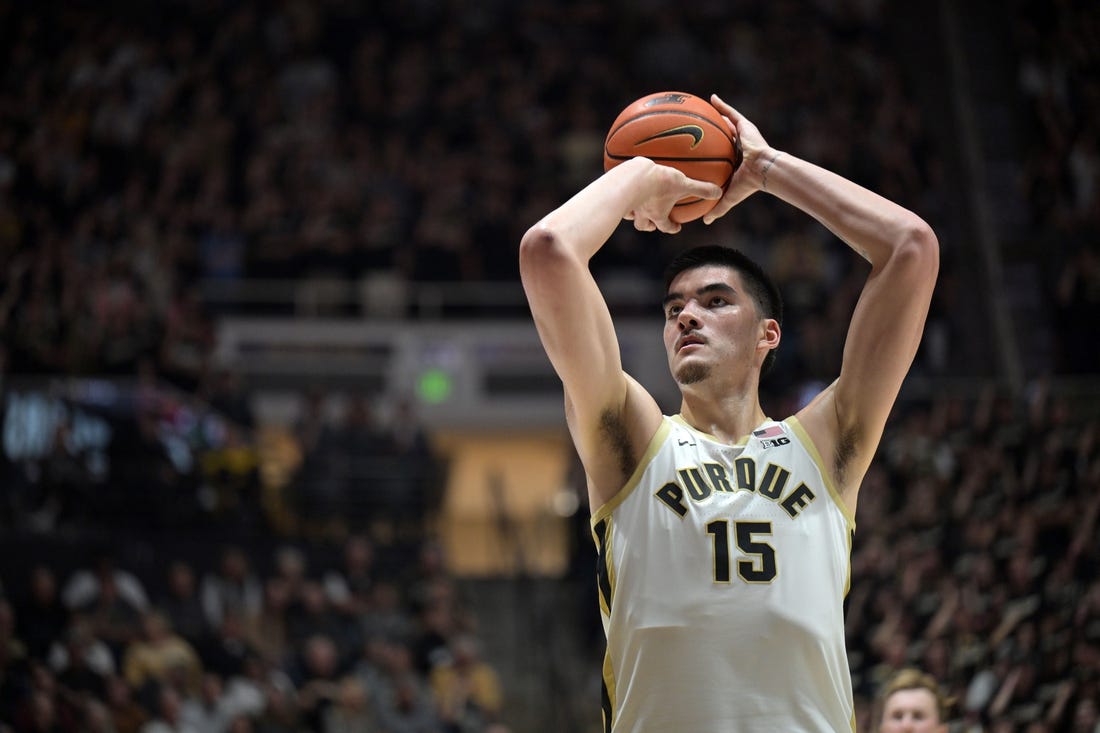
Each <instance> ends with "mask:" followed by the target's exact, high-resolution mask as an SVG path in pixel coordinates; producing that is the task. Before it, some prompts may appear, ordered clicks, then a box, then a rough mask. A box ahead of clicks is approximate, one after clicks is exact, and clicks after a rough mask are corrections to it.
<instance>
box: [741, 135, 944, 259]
mask: <svg viewBox="0 0 1100 733" xmlns="http://www.w3.org/2000/svg"><path fill="white" fill-rule="evenodd" d="M754 164H755V166H756V170H757V171H758V175H759V177H760V187H761V190H763V191H766V192H767V193H770V194H772V195H774V196H777V197H778V198H780V199H782V200H783V201H786V202H787V203H789V204H791V205H792V206H796V207H797V208H799V209H801V210H802V211H804V212H806V213H807V214H809V215H811V216H813V217H814V218H815V219H817V220H818V221H819V222H821V223H822V224H823V225H825V226H826V227H827V228H828V229H829V230H830V231H831V232H833V233H834V234H836V235H837V236H838V237H839V238H840V239H842V240H843V241H844V242H845V243H847V244H848V246H850V247H851V248H852V249H854V250H855V251H856V252H858V253H859V254H860V256H862V257H863V258H864V259H866V260H868V261H869V262H870V263H871V264H872V265H874V266H876V267H877V266H881V265H883V264H884V263H885V262H886V261H887V260H888V259H889V258H890V256H891V255H892V254H893V253H894V252H896V251H897V250H898V249H899V248H901V247H913V248H916V249H918V250H927V249H934V248H935V245H936V240H935V236H934V235H933V233H932V231H931V229H930V228H929V227H928V225H927V224H926V223H925V222H924V221H923V220H922V219H921V218H920V217H919V216H917V215H916V214H914V213H913V212H912V211H909V210H908V209H906V208H904V207H902V206H899V205H898V204H896V203H894V202H893V201H890V200H888V199H886V198H883V197H882V196H880V195H878V194H877V193H875V192H873V191H870V190H868V189H866V188H864V187H863V186H860V185H859V184H856V183H853V182H852V181H849V180H848V179H846V178H844V177H842V176H839V175H837V174H835V173H833V172H831V171H828V170H825V169H824V168H821V167H820V166H817V165H814V164H813V163H809V162H807V161H805V160H801V159H800V158H797V157H795V156H793V155H790V154H789V153H785V152H781V151H777V150H768V151H766V153H765V154H762V155H760V156H759V157H758V158H757V159H756V160H755V161H754Z"/></svg>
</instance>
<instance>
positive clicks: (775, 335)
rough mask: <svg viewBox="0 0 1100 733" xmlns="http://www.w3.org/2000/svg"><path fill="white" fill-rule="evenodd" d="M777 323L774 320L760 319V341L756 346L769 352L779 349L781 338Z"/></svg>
mask: <svg viewBox="0 0 1100 733" xmlns="http://www.w3.org/2000/svg"><path fill="white" fill-rule="evenodd" d="M782 335H783V334H782V332H781V331H780V328H779V321H777V320H775V319H774V318H761V319H760V341H759V343H758V344H757V345H758V346H760V347H762V348H765V349H768V350H771V349H777V348H779V339H780V338H781V337H782Z"/></svg>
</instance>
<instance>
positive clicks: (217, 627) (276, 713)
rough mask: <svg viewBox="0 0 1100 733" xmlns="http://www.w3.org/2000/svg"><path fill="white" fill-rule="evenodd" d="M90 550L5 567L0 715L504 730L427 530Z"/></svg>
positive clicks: (190, 726)
mask: <svg viewBox="0 0 1100 733" xmlns="http://www.w3.org/2000/svg"><path fill="white" fill-rule="evenodd" d="M313 559H316V558H313ZM258 560H263V561H264V562H263V563H260V562H257V561H258ZM85 563H86V564H82V565H77V566H75V567H71V568H63V567H56V566H52V565H48V564H43V563H42V562H34V561H31V562H28V563H26V565H25V568H24V572H20V573H14V572H13V573H11V574H10V575H9V576H8V577H3V578H0V581H2V582H3V585H2V587H0V731H13V732H15V733H22V732H27V733H30V732H34V733H47V732H49V733H70V732H71V733H77V732H79V733H93V732H94V733H225V732H232V733H248V732H249V731H253V732H255V733H299V732H305V731H309V732H313V733H507V731H508V730H509V729H508V728H507V727H506V726H505V725H504V724H503V723H502V722H501V720H500V713H501V708H502V704H503V697H502V691H501V681H500V679H499V677H498V674H497V672H496V669H495V668H494V667H493V666H492V665H491V664H489V663H488V662H487V661H486V660H485V659H484V658H483V657H482V654H481V640H480V637H479V635H478V634H479V632H478V628H477V624H476V619H475V618H474V617H473V615H472V614H471V613H470V611H469V608H468V606H467V604H466V602H465V600H464V599H463V597H462V595H461V593H460V592H459V590H458V586H457V584H456V583H455V581H454V579H453V578H452V577H450V575H449V574H448V573H447V571H446V568H445V562H444V558H443V556H442V550H441V548H440V547H439V545H438V544H436V543H434V542H430V541H426V542H423V543H420V544H419V545H417V546H414V547H408V546H406V547H403V548H402V552H401V553H393V552H387V553H379V552H376V551H375V545H374V544H373V543H372V542H371V540H369V539H368V538H367V537H366V536H364V535H352V536H350V537H349V538H348V539H347V540H346V541H345V542H344V544H343V547H342V551H341V552H340V553H338V554H337V555H336V557H335V559H334V561H332V562H329V563H328V564H325V565H320V564H314V563H311V556H310V554H309V553H307V552H306V551H304V550H303V549H300V548H298V547H295V546H293V545H280V546H278V547H277V548H276V549H275V550H274V552H273V556H272V557H270V558H257V557H256V551H255V550H254V549H253V550H251V551H246V549H245V548H244V547H241V546H232V545H230V546H225V547H224V548H223V550H222V552H221V555H220V557H219V558H218V560H217V562H216V563H212V564H211V565H209V566H205V567H204V566H201V565H196V564H195V563H194V562H192V561H190V560H188V559H185V558H177V559H175V560H173V561H171V562H167V563H165V564H164V565H163V566H162V570H161V572H162V575H160V576H159V577H151V578H144V579H143V578H140V577H139V576H138V575H137V574H136V573H134V572H131V571H130V570H128V569H127V568H126V567H125V566H124V565H123V564H122V563H120V562H118V561H117V559H116V558H115V557H114V556H113V554H112V553H111V552H110V551H109V550H108V551H101V552H96V553H95V554H94V557H87V558H86V559H85ZM261 565H262V566H263V567H266V568H268V569H267V570H266V572H265V571H264V570H262V569H261V567H260V566H261Z"/></svg>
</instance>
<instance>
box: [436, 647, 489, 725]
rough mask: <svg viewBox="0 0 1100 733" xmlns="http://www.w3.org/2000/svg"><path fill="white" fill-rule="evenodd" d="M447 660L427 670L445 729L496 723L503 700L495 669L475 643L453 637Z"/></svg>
mask: <svg viewBox="0 0 1100 733" xmlns="http://www.w3.org/2000/svg"><path fill="white" fill-rule="evenodd" d="M450 653H451V658H450V659H449V660H448V661H446V662H442V663H440V664H437V665H436V666H435V667H433V668H432V671H431V686H432V691H433V693H434V694H435V699H436V700H437V701H438V703H439V711H440V717H441V718H442V719H443V721H444V723H445V724H446V725H447V730H456V731H460V730H467V729H469V728H470V727H472V728H473V729H474V730H479V729H480V728H483V727H484V726H486V725H488V724H489V723H492V722H494V721H496V720H497V718H498V716H499V715H500V710H501V705H502V703H503V697H502V693H501V687H500V680H499V678H498V676H497V673H496V670H495V669H494V668H493V666H492V665H490V664H489V663H488V662H486V661H485V660H484V659H482V658H481V650H480V647H479V644H478V642H477V640H476V639H475V638H474V637H472V636H469V635H467V634H459V635H456V636H455V637H454V638H453V639H451V643H450Z"/></svg>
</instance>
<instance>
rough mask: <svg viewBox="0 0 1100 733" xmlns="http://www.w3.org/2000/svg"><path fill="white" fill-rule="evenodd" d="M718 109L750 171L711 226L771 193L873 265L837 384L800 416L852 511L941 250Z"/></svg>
mask: <svg viewBox="0 0 1100 733" xmlns="http://www.w3.org/2000/svg"><path fill="white" fill-rule="evenodd" d="M712 101H713V102H714V104H715V106H716V107H718V109H719V110H721V111H722V112H723V113H724V114H725V115H726V116H727V117H729V118H730V120H731V121H732V122H733V123H734V125H735V126H736V127H737V128H738V131H739V132H740V134H741V139H742V145H743V146H744V148H745V164H744V165H742V167H741V170H740V171H738V176H737V177H735V181H734V183H735V184H737V185H736V186H734V185H731V187H730V190H729V191H727V193H726V199H729V200H723V201H722V202H720V203H719V204H718V206H717V207H716V208H715V210H714V211H713V212H712V213H711V215H710V216H708V218H710V217H711V216H720V215H721V214H723V213H725V212H726V211H728V210H729V208H730V207H731V206H732V205H733V204H735V203H736V202H737V201H739V200H740V199H741V198H744V197H745V196H747V195H749V194H750V193H751V192H752V191H753V190H762V191H766V192H767V193H770V194H773V195H775V196H777V197H779V198H780V199H782V200H784V201H786V202H787V203H789V204H792V205H793V206H796V207H798V208H799V209H801V210H802V211H804V212H806V213H807V214H810V215H811V216H813V217H814V218H815V219H817V220H818V221H820V222H821V223H822V224H824V225H825V226H826V227H828V229H829V230H830V231H832V232H833V233H834V234H835V235H836V236H838V237H839V238H840V239H841V240H843V241H844V242H845V243H846V244H848V246H850V247H851V248H852V249H854V250H855V251H856V252H858V253H859V254H860V255H861V256H862V257H863V258H865V259H866V260H867V261H868V262H870V263H871V274H870V275H869V277H868V279H867V282H866V284H865V285H864V287H863V292H862V294H861V295H860V298H859V302H858V303H857V305H856V308H855V312H854V313H853V315H852V321H851V324H850V326H849V328H848V336H847V339H846V341H845V344H844V357H843V362H842V364H841V370H840V377H839V378H838V379H837V381H836V382H834V383H833V384H832V385H831V386H830V387H829V388H828V389H826V390H825V391H824V392H823V393H822V394H821V395H819V396H818V397H817V399H815V400H814V401H813V402H812V403H811V404H810V405H809V406H807V408H805V409H804V410H803V411H802V412H801V413H800V414H799V418H800V419H801V421H802V423H803V425H804V426H805V427H806V429H807V431H808V432H809V433H810V435H811V437H812V438H813V439H814V442H815V443H817V444H818V449H819V451H820V452H821V453H822V456H823V457H824V458H825V460H826V461H827V462H828V463H831V466H832V469H833V471H834V479H835V480H836V482H837V486H838V488H839V489H840V491H841V494H842V495H843V496H844V499H845V501H846V503H848V505H849V507H850V508H851V509H852V510H853V511H854V510H855V499H856V492H857V491H858V488H859V483H860V481H861V480H862V477H863V474H864V473H865V472H866V470H867V466H868V465H869V464H870V462H871V458H872V456H873V455H874V452H875V449H876V448H877V446H878V442H879V440H880V438H881V436H882V430H883V428H884V426H885V424H886V419H887V417H888V416H889V414H890V411H891V409H892V407H893V404H894V401H895V400H896V399H897V395H898V392H899V391H900V390H901V385H902V382H903V381H904V379H905V375H906V374H907V373H908V371H909V367H910V365H911V364H912V362H913V358H914V356H915V355H916V353H917V346H918V345H919V344H920V339H921V334H922V333H923V331H924V322H925V318H926V317H927V315H928V307H929V304H930V302H931V299H932V290H933V288H934V286H935V283H936V274H937V272H938V269H939V243H938V242H937V240H936V236H935V234H934V233H933V232H932V229H931V228H930V227H929V226H928V224H927V223H925V222H924V221H923V220H922V219H921V218H920V217H919V216H917V215H916V214H914V213H913V212H911V211H909V210H907V209H905V208H903V207H902V206H899V205H898V204H895V203H894V202H892V201H889V200H887V199H885V198H883V197H882V196H879V195H878V194H876V193H874V192H872V191H869V190H867V189H866V188H863V187H862V186H859V185H858V184H856V183H853V182H852V181H849V180H847V179H845V178H843V177H841V176H839V175H837V174H835V173H831V172H829V171H827V170H825V169H823V168H820V167H818V166H816V165H813V164H811V163H808V162H806V161H803V160H800V159H798V158H796V157H795V156H793V155H789V154H786V153H783V152H780V151H777V150H775V149H773V148H771V147H769V146H768V145H767V144H766V143H764V141H763V138H762V137H760V135H759V132H758V131H756V128H755V127H753V126H752V123H750V122H748V121H747V120H745V119H744V118H742V117H741V116H740V115H739V114H738V113H737V111H736V110H734V109H733V108H731V107H730V106H729V105H727V104H725V103H724V102H722V101H721V100H720V99H718V98H717V97H714V98H713V100H712ZM730 200H732V203H731V201H730Z"/></svg>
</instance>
